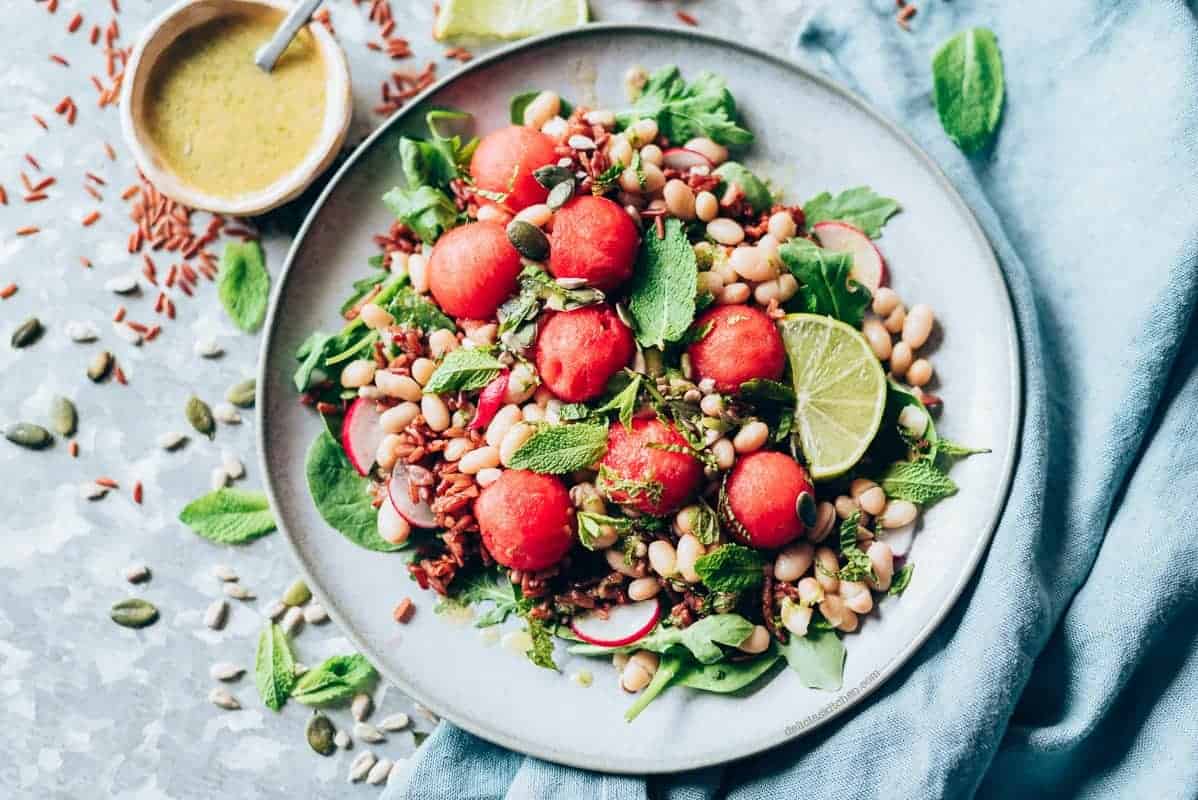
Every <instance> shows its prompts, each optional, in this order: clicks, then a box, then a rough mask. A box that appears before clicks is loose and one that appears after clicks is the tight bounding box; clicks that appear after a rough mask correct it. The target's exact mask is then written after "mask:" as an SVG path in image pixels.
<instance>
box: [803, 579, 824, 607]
mask: <svg viewBox="0 0 1198 800" xmlns="http://www.w3.org/2000/svg"><path fill="white" fill-rule="evenodd" d="M798 588H799V602H800V603H802V604H803V605H805V606H813V605H815V604H816V603H818V602H820V601H822V600H823V599H824V587H822V586H820V585H819V581H817V580H816V579H815V578H803V580H801V581H799V587H798Z"/></svg>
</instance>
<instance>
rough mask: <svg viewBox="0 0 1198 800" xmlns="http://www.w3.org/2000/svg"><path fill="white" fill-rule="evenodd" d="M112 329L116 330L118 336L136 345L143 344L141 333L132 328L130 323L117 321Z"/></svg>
mask: <svg viewBox="0 0 1198 800" xmlns="http://www.w3.org/2000/svg"><path fill="white" fill-rule="evenodd" d="M112 329H113V330H114V331H116V335H117V336H119V337H121V338H122V339H124V340H125V341H126V342H128V343H129V344H131V345H133V346H134V347H137V346H139V345H140V344H141V334H140V333H138V332H137V331H136V330H134V329H133V328H130V327H129V326H128V325H122V324H121V323H119V322H117V323H114V324H113V326H112Z"/></svg>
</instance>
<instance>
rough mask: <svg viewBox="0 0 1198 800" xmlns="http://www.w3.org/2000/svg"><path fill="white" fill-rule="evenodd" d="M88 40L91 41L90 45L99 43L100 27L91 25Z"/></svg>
mask: <svg viewBox="0 0 1198 800" xmlns="http://www.w3.org/2000/svg"><path fill="white" fill-rule="evenodd" d="M88 39H89V40H90V41H91V43H92V44H95V43H96V42H98V41H100V26H99V25H92V32H91V34H90V35H89V36H88Z"/></svg>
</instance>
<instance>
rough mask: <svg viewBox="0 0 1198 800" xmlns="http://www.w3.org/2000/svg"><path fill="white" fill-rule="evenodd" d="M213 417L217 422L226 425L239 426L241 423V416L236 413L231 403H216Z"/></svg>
mask: <svg viewBox="0 0 1198 800" xmlns="http://www.w3.org/2000/svg"><path fill="white" fill-rule="evenodd" d="M213 415H214V416H215V417H216V419H217V421H218V422H223V423H224V424H226V425H239V424H240V423H241V414H239V413H238V412H237V408H236V406H234V405H233V404H232V403H217V404H216V410H215V411H214V412H213Z"/></svg>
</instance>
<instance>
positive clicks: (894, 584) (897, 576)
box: [886, 561, 915, 597]
mask: <svg viewBox="0 0 1198 800" xmlns="http://www.w3.org/2000/svg"><path fill="white" fill-rule="evenodd" d="M914 573H915V564H914V563H913V562H910V561H908V562H907V563H906V564H903V565H902V566H901V567H899V569H898V572H896V573H894V578H892V579H891V581H890V588H889V589H888V590H887V591H886V594H888V595H890V596H891V597H898V596H899V595H901V594H902V593H903V592H905V591H907V587H908V586H910V585H911V576H912V575H913V574H914Z"/></svg>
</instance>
